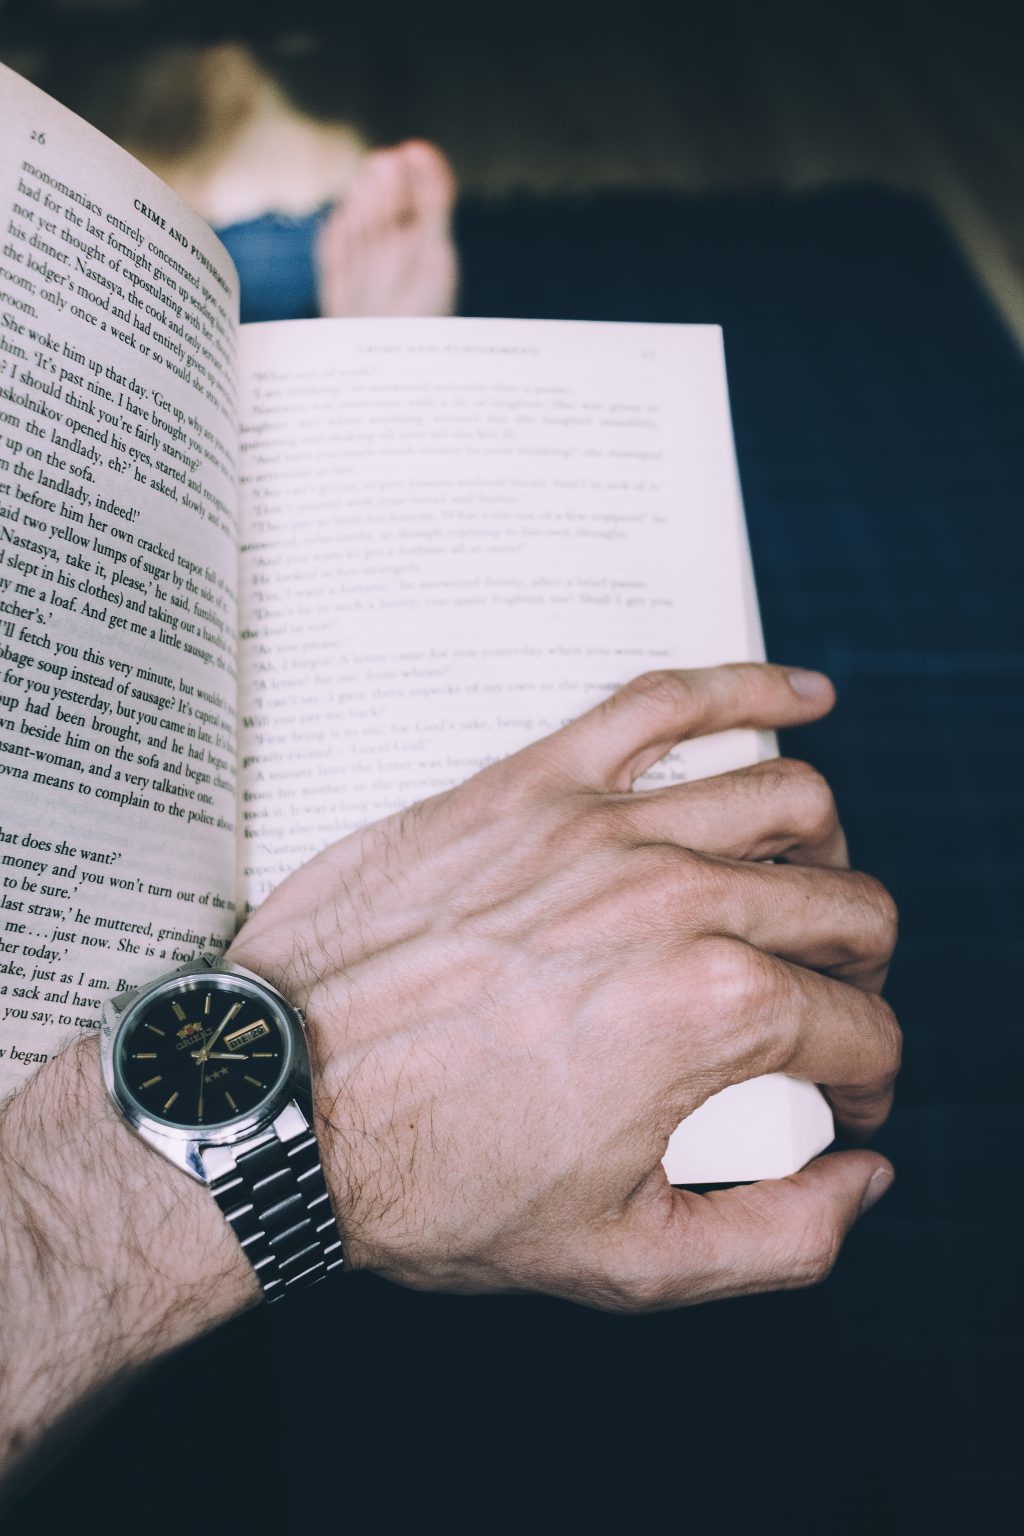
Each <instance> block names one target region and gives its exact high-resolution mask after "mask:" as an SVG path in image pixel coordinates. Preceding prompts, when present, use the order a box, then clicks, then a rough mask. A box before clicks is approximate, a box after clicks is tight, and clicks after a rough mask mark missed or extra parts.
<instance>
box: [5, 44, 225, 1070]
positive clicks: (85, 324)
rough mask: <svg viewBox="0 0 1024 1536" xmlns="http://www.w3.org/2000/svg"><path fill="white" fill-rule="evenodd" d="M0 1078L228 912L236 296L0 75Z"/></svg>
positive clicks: (211, 261)
mask: <svg viewBox="0 0 1024 1536" xmlns="http://www.w3.org/2000/svg"><path fill="white" fill-rule="evenodd" d="M0 226H2V238H0V247H2V249H0V1006H2V1013H3V1024H2V1029H0V1091H4V1090H6V1089H8V1088H11V1087H13V1086H14V1085H15V1084H16V1083H17V1082H18V1081H19V1080H20V1078H21V1077H22V1076H24V1075H25V1073H26V1072H28V1071H29V1070H31V1069H32V1068H33V1067H34V1066H35V1065H37V1064H38V1063H39V1062H41V1061H44V1060H46V1059H47V1058H48V1057H49V1056H52V1055H53V1054H54V1052H55V1051H56V1050H57V1049H58V1047H59V1046H60V1045H61V1043H62V1042H63V1041H64V1039H65V1038H66V1037H67V1036H68V1035H69V1034H70V1033H72V1032H73V1031H74V1030H76V1029H79V1028H91V1027H96V1026H97V1025H98V1022H99V1010H100V1007H101V1005H102V1002H103V999H104V996H105V994H106V993H107V992H108V991H109V990H111V989H112V988H114V989H119V988H122V987H124V986H126V985H128V984H131V983H133V982H135V981H141V980H144V979H148V978H150V977H153V976H154V975H158V974H159V973H160V972H161V971H162V970H167V969H169V968H170V966H171V965H172V964H173V963H175V962H177V961H184V960H188V959H192V958H194V957H195V955H196V953H197V952H198V951H199V950H200V949H201V948H204V947H206V946H208V945H210V944H211V943H215V944H220V945H222V944H223V942H224V941H225V940H226V939H227V938H228V936H229V935H230V933H231V932H232V931H233V927H234V911H233V907H234V860H235V852H234V838H235V830H234V821H235V793H234V791H235V785H234V777H235V735H234V733H235V719H234V717H235V703H236V682H235V644H236V631H235V602H236V570H237V547H236V540H235V529H234V506H235V473H236V470H235V460H236V454H237V417H236V406H235V398H234V379H235V359H234V354H235V348H236V337H237V314H238V293H237V280H236V277H235V274H234V269H233V267H232V266H231V263H230V261H229V259H228V257H227V254H226V252H224V250H223V249H222V248H221V247H220V245H219V244H218V242H217V241H216V240H215V239H214V237H213V235H212V234H211V233H210V231H209V230H208V229H207V228H206V226H205V224H203V223H202V221H201V220H200V219H198V218H197V217H196V216H195V215H194V214H193V213H192V212H191V211H190V210H189V209H188V208H187V207H186V206H185V204H184V203H182V202H181V201H180V199H178V198H177V197H176V196H174V195H173V194H172V193H171V192H169V191H168V190H167V189H166V188H165V187H164V186H163V185H162V184H161V183H160V182H159V181H158V180H157V179H156V178H155V177H154V176H152V175H151V174H150V173H149V172H148V171H146V170H144V169H143V167H142V166H140V165H138V164H137V163H136V162H135V161H134V160H132V159H131V158H130V156H128V155H127V154H125V153H124V152H123V151H122V150H120V149H118V148H117V147H116V146H115V145H114V144H112V143H111V142H110V141H109V140H107V139H105V138H104V137H103V136H102V135H101V134H99V133H97V132H96V131H95V130H94V129H93V128H91V127H89V126H88V125H87V124H85V123H83V122H81V121H80V120H79V119H77V118H76V117H74V116H73V115H72V114H71V113H69V112H67V111H65V110H64V109H63V108H62V107H60V106H59V105H58V104H57V103H56V102H53V101H51V100H50V99H49V98H48V97H46V96H45V95H43V94H42V93H41V92H39V91H37V90H36V89H35V88H34V87H32V86H31V85H28V84H27V83H26V82H25V81H23V80H21V79H20V78H19V77H18V76H16V75H14V74H12V73H11V71H9V70H7V69H0Z"/></svg>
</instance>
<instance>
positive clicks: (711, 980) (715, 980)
mask: <svg viewBox="0 0 1024 1536" xmlns="http://www.w3.org/2000/svg"><path fill="white" fill-rule="evenodd" d="M701 970H702V979H703V982H704V986H705V988H706V989H707V991H708V993H709V995H710V998H711V999H712V1000H713V1002H714V1004H715V1007H716V1010H721V1011H722V1012H723V1013H727V1014H739V1013H744V1014H745V1013H746V1012H747V1011H748V1010H749V1009H750V1008H756V1007H760V1006H762V1005H763V1004H764V1003H765V1002H766V1001H767V999H768V996H769V994H770V991H771V988H772V982H771V978H770V972H769V967H768V965H767V962H766V957H765V956H764V955H763V954H762V953H761V951H760V950H757V949H754V948H752V947H751V946H750V945H747V944H744V943H742V942H741V941H739V940H737V939H719V938H712V939H706V940H705V941H704V944H703V946H702V964H701Z"/></svg>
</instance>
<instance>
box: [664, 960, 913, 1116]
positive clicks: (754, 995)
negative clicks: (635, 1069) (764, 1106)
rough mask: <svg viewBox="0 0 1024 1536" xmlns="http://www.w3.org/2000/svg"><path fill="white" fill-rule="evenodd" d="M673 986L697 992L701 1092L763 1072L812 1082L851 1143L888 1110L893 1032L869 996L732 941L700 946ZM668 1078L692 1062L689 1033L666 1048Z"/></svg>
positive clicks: (889, 1016) (884, 1010) (886, 1012)
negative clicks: (671, 1053)
mask: <svg viewBox="0 0 1024 1536" xmlns="http://www.w3.org/2000/svg"><path fill="white" fill-rule="evenodd" d="M685 977H686V979H685V980H684V979H683V978H682V977H681V978H680V981H681V985H683V986H686V985H687V982H688V985H689V995H690V997H691V998H692V996H693V993H694V989H695V988H698V989H699V993H700V996H701V999H702V1006H703V1016H704V1020H705V1032H704V1034H703V1036H702V1039H701V1052H702V1054H703V1053H704V1052H706V1053H707V1056H708V1058H709V1059H708V1060H707V1061H706V1063H703V1067H704V1073H705V1077H706V1080H707V1082H708V1092H709V1093H714V1092H717V1091H718V1089H719V1088H724V1087H728V1086H729V1085H730V1084H732V1083H736V1082H744V1081H745V1080H746V1079H747V1078H750V1077H758V1076H760V1075H762V1074H763V1073H766V1072H787V1073H789V1075H790V1076H792V1077H800V1078H804V1079H805V1080H806V1081H807V1082H810V1083H819V1084H822V1085H823V1086H825V1087H826V1088H827V1089H828V1090H829V1098H830V1100H831V1102H832V1106H833V1108H834V1110H835V1112H836V1116H837V1118H838V1119H839V1120H840V1121H842V1123H843V1124H844V1126H846V1128H847V1129H848V1130H849V1131H850V1132H852V1133H853V1134H854V1135H857V1136H868V1135H870V1134H871V1133H872V1132H873V1131H875V1130H877V1129H878V1127H879V1126H880V1125H882V1124H883V1122H884V1121H885V1119H886V1117H887V1115H888V1114H889V1110H890V1109H891V1107H892V1091H893V1083H894V1082H895V1079H896V1075H897V1073H898V1072H899V1068H900V1058H901V1053H902V1035H901V1033H900V1029H899V1026H898V1024H897V1023H896V1019H895V1016H894V1014H893V1012H892V1009H891V1008H890V1007H889V1005H888V1004H887V1003H886V1002H884V1001H883V1000H882V999H881V998H880V997H878V996H877V995H876V994H874V993H873V992H866V991H862V990H861V988H860V987H856V986H851V985H849V984H848V983H847V982H844V981H834V980H833V979H832V978H831V977H829V976H821V975H819V974H818V973H817V972H816V971H810V970H806V969H805V968H804V967H803V966H799V965H791V964H789V963H788V962H787V961H785V960H779V959H776V957H775V956H774V955H767V954H764V953H763V952H762V951H761V950H759V949H755V948H754V947H752V946H751V945H747V944H743V943H741V942H739V941H738V940H735V939H721V938H719V939H705V940H703V941H702V943H701V945H700V950H699V959H698V961H697V963H696V965H694V964H693V962H692V961H691V962H690V963H689V964H688V965H686V966H685ZM673 1043H674V1044H675V1047H676V1060H675V1062H674V1066H673V1065H670V1066H669V1069H668V1070H669V1073H670V1074H671V1073H672V1072H673V1071H674V1073H675V1076H676V1080H677V1081H678V1080H679V1075H680V1074H681V1073H686V1072H689V1073H690V1074H692V1073H693V1071H694V1068H695V1067H696V1066H697V1065H698V1061H697V1059H696V1058H695V1050H694V1047H695V1041H694V1038H693V1035H692V1032H690V1033H688V1035H687V1036H686V1037H685V1038H684V1037H682V1036H680V1037H679V1038H678V1039H677V1040H676V1041H675V1042H673Z"/></svg>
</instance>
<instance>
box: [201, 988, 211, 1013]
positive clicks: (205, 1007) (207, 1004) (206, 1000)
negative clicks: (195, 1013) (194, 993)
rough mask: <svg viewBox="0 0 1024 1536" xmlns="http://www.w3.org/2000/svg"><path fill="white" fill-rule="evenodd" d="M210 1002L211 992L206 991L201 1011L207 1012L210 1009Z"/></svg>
mask: <svg viewBox="0 0 1024 1536" xmlns="http://www.w3.org/2000/svg"><path fill="white" fill-rule="evenodd" d="M212 1002H213V993H212V992H207V994H206V997H205V998H204V999H203V1012H204V1013H209V1011H210V1004H211V1003H212Z"/></svg>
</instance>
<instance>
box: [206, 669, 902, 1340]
mask: <svg viewBox="0 0 1024 1536" xmlns="http://www.w3.org/2000/svg"><path fill="white" fill-rule="evenodd" d="M832 697H833V696H832V691H831V688H830V685H829V684H828V683H827V682H826V681H825V679H823V678H820V677H818V676H817V675H816V674H808V673H800V672H795V673H789V672H787V671H785V670H784V669H782V668H780V667H769V666H753V665H749V666H748V665H745V666H736V667H719V668H714V669H710V670H707V671H704V672H690V673H684V672H676V673H672V672H665V673H655V674H648V675H646V676H644V677H641V678H639V679H637V680H636V681H635V682H633V683H631V684H630V685H629V686H627V687H626V688H624V689H622V690H621V691H620V692H619V693H617V694H616V695H615V696H614V697H613V698H611V699H610V700H609V701H608V702H607V703H605V704H603V705H601V706H600V707H599V708H597V709H595V710H593V711H591V712H590V713H589V714H587V715H585V716H583V717H582V718H581V719H579V720H577V721H575V722H573V723H572V724H570V725H568V726H567V727H566V728H565V729H563V730H561V731H559V732H557V733H556V734H555V735H553V736H550V737H548V738H547V739H546V740H544V741H542V742H540V743H538V744H536V745H535V746H531V747H529V748H527V749H526V750H525V751H523V752H520V753H519V754H517V755H516V756H514V757H512V758H509V759H507V760H505V761H503V762H500V763H497V764H495V765H493V766H491V767H489V768H487V769H485V770H484V771H483V772H482V773H479V774H478V775H477V776H476V777H475V778H473V779H471V780H470V781H469V782H468V783H466V784H463V785H461V786H460V787H459V788H457V789H454V790H451V791H449V792H447V793H444V794H440V795H437V796H434V797H433V798H432V799H429V800H426V801H423V802H422V803H420V804H419V805H415V806H413V807H412V808H411V809H409V810H406V811H403V812H401V813H399V814H397V815H395V816H392V817H389V818H388V819H386V820H385V821H382V822H380V823H378V824H376V825H375V826H373V827H370V828H368V829H365V830H363V831H360V832H358V833H355V834H353V835H352V836H351V837H348V838H346V839H345V840H343V841H342V842H340V843H338V844H336V845H335V846H334V847H332V848H329V849H328V850H327V851H326V852H324V853H322V854H321V855H320V856H319V857H318V858H316V859H314V860H312V861H311V862H310V863H309V864H307V865H306V866H305V867H304V868H303V869H301V870H300V871H299V872H298V873H297V874H295V875H293V876H292V877H291V878H290V879H289V880H287V881H285V882H284V884H283V885H281V886H280V887H279V888H278V889H277V890H276V891H275V892H274V893H273V895H272V896H271V897H270V898H269V900H268V901H267V902H266V903H265V904H264V905H263V906H262V907H261V908H260V910H259V911H258V912H257V913H256V914H255V915H254V916H253V917H252V919H251V920H250V921H249V923H248V924H247V925H246V926H245V928H244V929H243V930H242V932H241V934H240V936H239V938H238V940H237V942H236V944H235V945H234V946H233V948H232V950H231V957H232V958H233V959H235V960H237V961H240V962H241V963H242V964H245V965H247V966H250V967H251V968H252V969H254V970H256V971H259V972H262V973H263V974H265V975H267V976H268V977H269V978H270V979H271V980H273V981H275V982H276V983H277V984H278V985H279V986H280V987H281V988H282V990H284V991H285V992H286V993H287V994H289V995H290V996H291V997H292V999H293V1001H295V1002H296V1004H298V1005H299V1006H300V1007H302V1008H304V1009H305V1010H306V1013H307V1018H308V1023H309V1031H310V1041H311V1048H312V1052H313V1056H314V1082H315V1091H316V1099H317V1108H318V1114H319V1117H320V1121H321V1124H320V1126H319V1132H320V1136H321V1142H322V1147H323V1154H324V1162H325V1171H326V1172H327V1175H328V1179H329V1182H330V1183H331V1186H332V1191H333V1194H334V1198H335V1204H336V1207H337V1211H338V1215H339V1220H340V1223H341V1227H342V1232H343V1235H344V1238H345V1249H346V1253H347V1256H348V1258H349V1260H350V1262H352V1263H353V1264H355V1265H357V1266H365V1267H370V1268H372V1269H374V1270H376V1271H378V1272H379V1273H381V1274H384V1275H387V1276H389V1277H391V1278H392V1279H394V1280H397V1281H400V1282H402V1283H403V1284H406V1285H412V1286H416V1287H423V1288H429V1289H445V1290H454V1291H481V1290H493V1289H509V1288H512V1289H516V1288H522V1289H531V1290H543V1291H548V1292H551V1293H554V1294H557V1295H561V1296H566V1297H571V1298H572V1299H574V1300H578V1301H583V1302H587V1303H589V1304H591V1305H595V1306H601V1307H609V1308H613V1309H622V1310H634V1309H642V1308H660V1307H672V1306H678V1305H680V1304H683V1303H688V1302H696V1301H703V1300H705V1299H708V1298H711V1297H718V1296H726V1295H736V1294H740V1293H743V1292H748V1291H755V1290H765V1289H771V1288H775V1287H780V1286H794V1285H802V1284H806V1283H809V1282H812V1281H815V1280H817V1279H820V1278H821V1277H822V1276H823V1275H824V1274H825V1273H827V1271H828V1270H829V1268H830V1267H831V1264H832V1262H833V1260H834V1258H835V1255H836V1253H837V1251H838V1249H839V1246H840V1244H841V1242H842V1239H843V1237H844V1236H845V1233H846V1231H847V1229H848V1228H849V1226H850V1225H851V1223H852V1222H853V1221H854V1219H855V1218H856V1216H857V1214H858V1212H859V1211H860V1210H861V1209H862V1207H863V1206H865V1205H866V1204H868V1203H873V1201H874V1199H877V1198H878V1197H879V1196H880V1195H881V1194H882V1193H884V1190H885V1188H886V1187H887V1185H888V1183H889V1181H890V1179H891V1169H890V1168H889V1165H888V1164H887V1163H886V1162H885V1160H884V1159H883V1158H881V1157H880V1156H879V1155H878V1154H877V1153H870V1152H866V1151H859V1152H844V1153H838V1154H833V1155H831V1156H828V1157H824V1158H820V1159H819V1160H817V1161H816V1162H815V1163H813V1164H812V1165H811V1166H810V1167H809V1168H807V1169H805V1170H804V1171H803V1172H802V1173H799V1174H796V1175H795V1176H794V1177H792V1178H789V1179H782V1180H778V1181H772V1182H766V1183H762V1184H758V1185H753V1186H750V1187H748V1188H745V1189H735V1190H730V1191H726V1192H722V1193H718V1194H713V1195H709V1196H705V1197H701V1196H698V1195H694V1194H691V1193H688V1192H683V1191H676V1190H673V1189H672V1188H671V1187H670V1186H669V1184H668V1182H667V1180H666V1178H665V1175H664V1173H663V1171H662V1168H661V1159H662V1156H663V1155H664V1152H665V1147H666V1143H667V1140H668V1137H669V1134H670V1133H671V1131H672V1130H673V1129H674V1127H675V1125H676V1124H677V1122H678V1121H679V1120H681V1119H683V1118H684V1117H685V1116H686V1115H688V1114H690V1113H691V1112H692V1111H693V1110H694V1109H696V1108H697V1106H698V1105H700V1104H701V1103H702V1102H703V1101H704V1100H705V1099H706V1098H708V1097H709V1095H711V1094H713V1093H715V1092H717V1091H718V1090H719V1089H721V1088H724V1087H726V1086H727V1085H729V1084H731V1083H737V1082H740V1081H742V1080H743V1079H745V1078H749V1077H753V1076H756V1075H759V1074H761V1073H765V1072H777V1071H782V1072H789V1073H792V1074H794V1075H796V1076H798V1077H803V1078H807V1079H809V1080H810V1081H812V1082H818V1083H822V1084H824V1085H827V1088H828V1091H829V1095H830V1098H831V1100H832V1104H833V1107H834V1109H835V1112H836V1115H837V1117H838V1118H839V1120H840V1121H841V1122H842V1123H844V1124H845V1126H846V1127H847V1128H848V1129H849V1130H851V1131H853V1132H855V1133H857V1134H858V1135H865V1134H869V1133H870V1132H871V1131H873V1130H874V1129H875V1128H876V1127H877V1126H878V1125H880V1124H881V1122H882V1121H883V1120H884V1118H885V1116H886V1114H887V1112H888V1109H889V1105H890V1100H891V1092H892V1082H893V1078H894V1076H895V1074H896V1071H897V1069H898V1065H899V1050H900V1036H899V1031H898V1029H897V1026H896V1024H895V1022H894V1019H893V1017H892V1014H891V1012H890V1010H889V1008H888V1007H887V1006H886V1004H885V1003H883V1002H882V1001H881V999H880V998H879V996H878V991H879V988H880V986H881V984H882V981H883V978H884V976H885V972H886V967H887V964H888V961H889V957H890V955H891V952H892V948H893V943H894V940H895V930H896V922H895V913H894V908H893V904H892V901H891V899H890V898H889V896H888V895H887V894H886V892H885V891H884V890H883V889H882V888H881V887H880V886H879V885H878V884H877V883H876V882H875V881H874V880H871V879H869V878H868V877H866V876H864V875H859V874H852V873H850V871H849V870H848V868H847V867H846V864H847V861H846V845H845V841H844V838H843V834H842V831H841V829H840V827H839V824H838V821H837V818H836V811H835V806H834V803H833V800H832V796H831V794H830V792H829V790H828V787H827V786H826V784H825V783H824V782H823V781H822V779H821V778H820V777H819V776H818V775H817V774H816V773H814V772H813V770H811V769H809V768H807V767H806V766H804V765H802V764H799V763H788V762H784V761H775V762H771V763H766V764H761V765H759V766H757V767H754V768H750V769H746V770H743V771H742V772H738V773H732V774H726V775H723V776H721V777H719V778H716V779H709V780H704V781H701V782H698V783H694V784H689V785H682V786H678V787H673V788H669V789H661V790H657V791H651V792H644V793H637V792H633V791H632V788H631V786H632V784H633V782H634V781H635V779H637V778H638V777H639V776H640V775H641V774H642V773H643V772H644V771H645V770H646V769H647V768H649V767H650V766H651V765H652V764H653V763H654V762H656V761H657V760H658V759H659V758H660V757H662V756H663V755H664V754H665V752H666V751H668V749H669V748H670V747H671V746H672V745H674V744H675V743H676V742H677V741H679V740H680V739H682V738H685V737H692V736H699V735H706V734H709V733H711V732H715V731H720V730H725V729H728V728H731V727H736V726H749V727H761V728H771V727H776V726H788V725H796V724H801V723H804V722H806V721H809V720H812V719H815V718H817V717H818V716H819V715H821V714H823V713H825V712H826V710H827V709H828V708H830V707H831V703H832ZM766 860H775V861H777V862H774V863H768V862H765V861H766Z"/></svg>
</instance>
